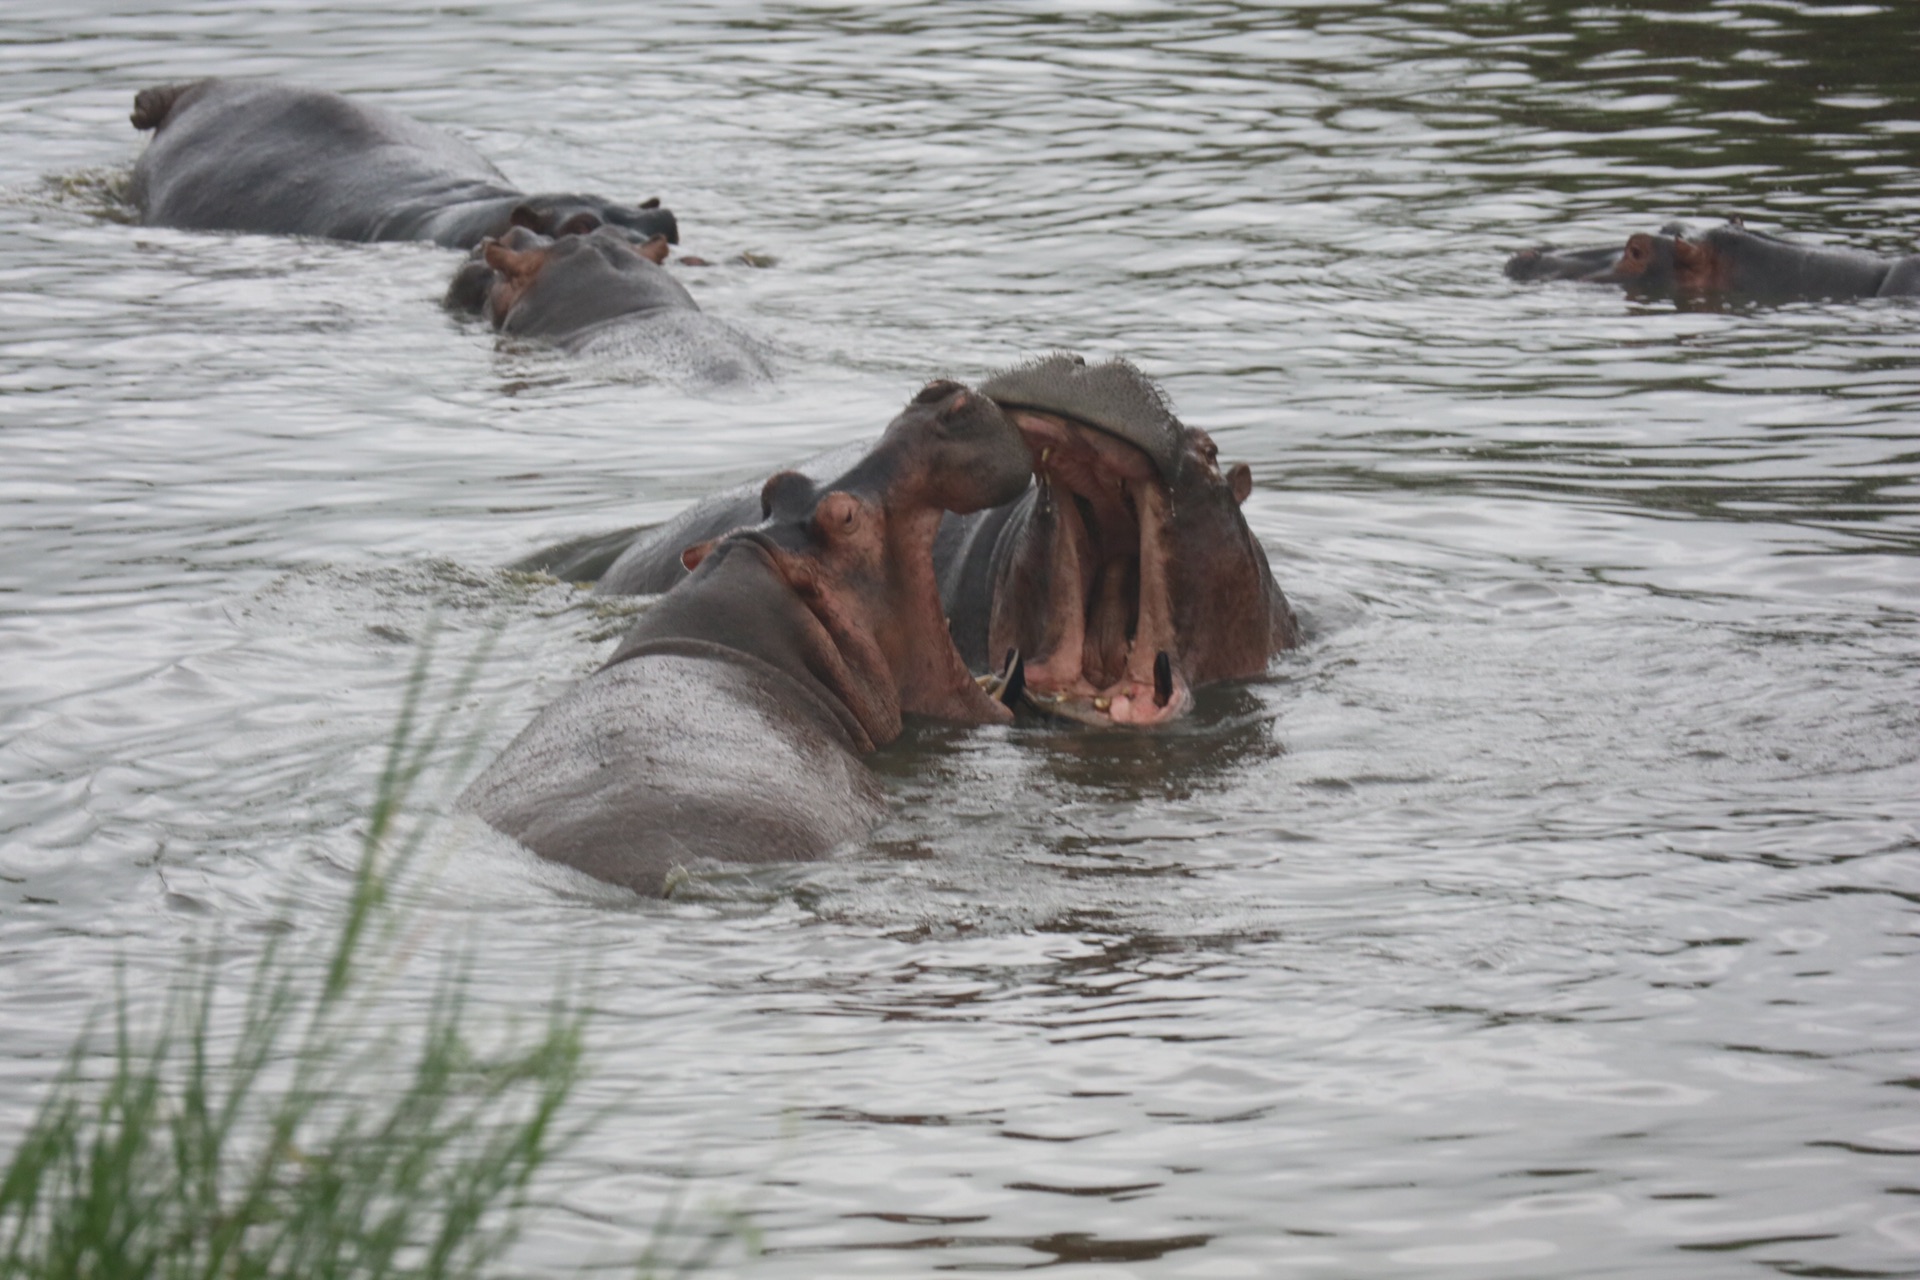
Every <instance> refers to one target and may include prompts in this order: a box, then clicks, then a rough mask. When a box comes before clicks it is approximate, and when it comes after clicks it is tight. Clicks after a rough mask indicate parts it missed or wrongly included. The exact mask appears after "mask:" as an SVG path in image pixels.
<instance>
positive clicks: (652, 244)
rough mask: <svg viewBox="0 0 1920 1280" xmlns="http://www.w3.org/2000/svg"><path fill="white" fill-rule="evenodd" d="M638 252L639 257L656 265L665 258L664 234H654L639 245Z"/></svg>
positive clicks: (665, 241)
mask: <svg viewBox="0 0 1920 1280" xmlns="http://www.w3.org/2000/svg"><path fill="white" fill-rule="evenodd" d="M638 252H639V254H640V256H641V257H643V258H645V259H646V260H647V261H648V262H651V263H652V264H653V265H654V266H656V267H657V266H659V265H660V264H661V263H663V262H665V261H666V260H667V238H666V237H665V236H655V237H654V238H653V239H651V240H649V241H647V242H646V243H645V244H643V245H641V246H640V248H639V250H638Z"/></svg>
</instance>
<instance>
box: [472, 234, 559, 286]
mask: <svg viewBox="0 0 1920 1280" xmlns="http://www.w3.org/2000/svg"><path fill="white" fill-rule="evenodd" d="M480 248H481V253H482V254H483V255H485V257H486V259H487V265H488V266H490V267H492V268H493V269H494V270H495V271H498V272H499V273H500V274H501V275H503V276H505V277H506V278H507V279H509V280H520V279H523V278H525V277H527V276H530V275H532V274H533V273H534V272H536V271H538V270H539V269H540V263H541V262H542V261H543V260H544V258H545V256H546V255H545V254H544V253H543V252H542V251H541V250H539V249H528V250H526V251H524V252H522V251H519V250H515V249H509V248H507V246H505V245H503V244H501V243H500V242H499V241H498V240H487V241H484V242H482V244H481V246H480Z"/></svg>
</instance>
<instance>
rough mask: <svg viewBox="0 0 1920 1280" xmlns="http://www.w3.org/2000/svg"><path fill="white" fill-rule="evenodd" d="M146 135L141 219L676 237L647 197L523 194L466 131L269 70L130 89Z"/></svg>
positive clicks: (462, 239) (325, 231)
mask: <svg viewBox="0 0 1920 1280" xmlns="http://www.w3.org/2000/svg"><path fill="white" fill-rule="evenodd" d="M132 119H133V124H134V127H135V128H137V129H141V130H147V129H151V130H153V141H152V142H151V143H149V144H148V146H147V149H146V150H145V151H144V152H142V153H141V156H140V159H139V161H138V163H136V164H135V166H134V171H133V181H132V185H131V187H130V189H129V192H128V194H129V197H130V198H131V199H132V201H133V203H134V204H135V205H136V206H137V207H138V208H139V209H140V220H141V221H142V222H144V223H145V224H147V225H148V226H156V227H180V228H182V229H185V230H189V231H251V232H260V233H264V234H270V235H306V236H324V237H327V238H329V239H334V240H431V241H433V242H434V243H436V244H442V245H447V246H449V247H451V248H458V249H467V248H471V247H473V246H474V245H476V244H478V243H479V242H480V241H481V240H483V239H485V238H486V237H488V236H499V235H504V234H506V232H507V231H508V230H509V229H510V228H512V227H515V226H522V227H527V228H529V229H530V230H534V231H538V232H540V233H542V234H544V235H572V234H578V233H580V232H584V231H591V230H592V229H594V228H595V227H598V226H601V225H603V224H606V225H614V226H619V227H623V228H626V229H628V230H630V231H634V232H638V233H640V234H642V235H643V236H653V235H664V236H666V237H667V239H668V240H669V241H675V242H677V241H678V239H679V228H678V226H677V225H676V223H675V221H674V217H673V214H672V213H671V212H670V211H668V210H666V209H662V208H660V207H659V201H658V200H654V199H649V200H643V201H640V202H638V203H635V204H621V203H619V202H617V201H612V200H608V199H606V198H604V197H602V196H595V195H579V194H542V195H528V194H526V193H525V192H522V191H521V190H520V189H519V188H517V187H515V186H514V185H513V184H512V183H510V182H508V181H507V179H506V176H505V175H504V174H502V173H501V172H500V171H499V170H498V169H496V168H495V167H494V166H493V165H492V163H491V162H489V161H488V160H487V159H486V158H485V157H484V156H482V155H480V153H479V152H477V151H475V150H474V149H473V148H472V147H469V146H468V145H467V144H466V143H464V142H461V141H460V140H459V139H457V138H455V137H452V136H451V135H449V134H446V133H443V132H442V131H440V130H438V129H434V128H431V127H429V126H427V125H424V124H422V123H420V122H419V121H417V120H414V119H412V118H410V117H408V116H404V115H401V114H400V113H399V112H397V111H389V110H387V109H385V108H383V107H377V106H372V105H369V104H366V103H360V102H355V101H353V100H351V99H348V98H344V97H341V96H340V95H339V94H337V93H329V92H327V91H325V90H322V89H310V88H306V87H305V86H302V85H293V84H286V83H284V82H281V81H275V80H246V79H210V80H198V81H192V82H189V83H184V84H171V85H156V86H154V87H152V88H149V89H143V90H141V91H140V93H139V94H137V95H136V96H135V98H134V110H133V117H132Z"/></svg>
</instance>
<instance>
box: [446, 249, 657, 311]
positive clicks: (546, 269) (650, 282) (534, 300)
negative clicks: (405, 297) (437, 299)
mask: <svg viewBox="0 0 1920 1280" xmlns="http://www.w3.org/2000/svg"><path fill="white" fill-rule="evenodd" d="M666 256H667V240H666V237H665V236H655V237H653V238H652V239H651V240H648V241H645V242H644V243H639V244H635V243H634V242H633V241H632V240H631V239H630V238H629V237H628V236H627V235H626V234H625V233H624V232H620V231H614V230H608V229H606V228H600V229H597V230H594V231H591V232H587V233H585V234H580V235H569V236H562V237H559V238H557V239H556V238H553V237H549V236H544V235H541V234H539V233H538V232H534V231H529V230H527V229H526V228H524V227H515V228H514V229H513V230H511V231H509V232H508V233H507V234H506V235H504V236H501V237H499V238H498V239H488V240H483V241H482V242H481V243H480V245H479V246H478V247H477V248H475V249H474V251H473V254H472V256H471V257H470V258H469V259H468V260H467V262H466V263H465V264H463V265H462V266H461V268H460V270H459V271H458V272H456V273H455V275H454V278H453V283H452V285H451V286H450V287H449V288H448V290H447V297H446V305H447V307H448V308H449V309H451V310H456V311H459V310H465V311H477V312H479V313H481V314H483V315H485V316H486V318H487V320H488V321H489V322H490V323H491V324H492V325H493V326H494V327H495V328H496V329H499V330H500V331H501V332H502V333H510V334H521V335H529V336H532V335H542V334H551V333H555V332H565V331H573V330H578V329H582V328H585V327H587V326H589V325H592V324H596V323H599V322H601V321H604V320H610V319H613V318H615V317H616V316H620V315H625V314H628V313H630V312H632V311H633V310H635V309H636V299H645V298H647V297H649V296H650V295H656V294H662V293H667V292H671V293H683V292H684V291H682V290H680V288H679V286H678V285H676V284H674V283H673V282H672V281H671V280H669V279H667V278H666V277H665V276H664V274H662V273H659V271H658V268H659V264H660V263H662V262H664V261H665V260H666ZM475 299H478V300H479V301H478V302H477V303H476V302H475Z"/></svg>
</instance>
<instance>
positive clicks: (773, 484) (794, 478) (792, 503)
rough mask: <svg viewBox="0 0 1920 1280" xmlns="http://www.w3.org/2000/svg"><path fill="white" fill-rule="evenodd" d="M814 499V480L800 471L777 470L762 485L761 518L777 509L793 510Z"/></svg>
mask: <svg viewBox="0 0 1920 1280" xmlns="http://www.w3.org/2000/svg"><path fill="white" fill-rule="evenodd" d="M812 500H813V481H811V480H809V479H807V478H806V477H805V476H803V475H801V474H800V473H799V472H798V471H776V472H774V473H773V474H772V475H770V476H768V477H767V482H766V483H765V484H763V485H761V486H760V518H761V519H762V520H765V519H766V518H767V517H768V516H771V515H772V514H773V513H774V512H775V511H776V510H787V511H792V510H795V509H796V508H798V507H800V506H801V505H802V504H805V503H810V502H811V501H812Z"/></svg>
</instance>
